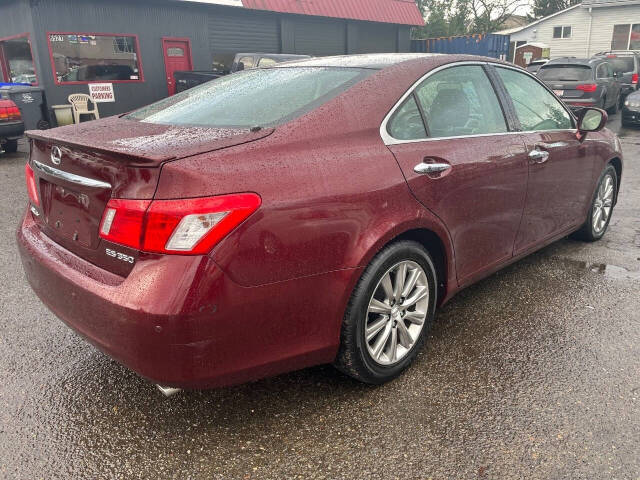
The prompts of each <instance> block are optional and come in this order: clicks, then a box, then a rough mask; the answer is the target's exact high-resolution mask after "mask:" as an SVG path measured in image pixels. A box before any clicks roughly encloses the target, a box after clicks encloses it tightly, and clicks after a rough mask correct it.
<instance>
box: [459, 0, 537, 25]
mask: <svg viewBox="0 0 640 480" xmlns="http://www.w3.org/2000/svg"><path fill="white" fill-rule="evenodd" d="M527 4H528V2H526V1H524V0H469V10H470V11H471V16H472V17H473V27H472V30H473V33H491V32H495V31H496V30H500V27H501V26H502V24H503V23H504V22H505V20H507V19H508V18H509V17H510V16H511V15H513V14H514V12H515V11H516V10H518V9H519V8H522V7H524V6H526V5H527Z"/></svg>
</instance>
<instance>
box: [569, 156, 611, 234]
mask: <svg viewBox="0 0 640 480" xmlns="http://www.w3.org/2000/svg"><path fill="white" fill-rule="evenodd" d="M617 191H618V174H617V173H616V169H615V168H613V166H612V165H607V168H605V169H604V171H603V172H602V174H601V175H600V179H599V180H598V188H597V189H596V192H595V194H594V196H593V200H592V201H591V208H590V209H589V215H588V216H587V220H586V221H585V222H584V224H583V225H582V227H580V230H578V231H577V232H576V233H575V234H574V236H575V237H576V238H578V239H580V240H585V241H587V242H595V241H597V240H600V239H601V238H602V237H603V236H604V234H605V232H606V231H607V227H608V226H609V222H610V221H611V214H612V213H613V204H614V203H615V198H616V193H617Z"/></svg>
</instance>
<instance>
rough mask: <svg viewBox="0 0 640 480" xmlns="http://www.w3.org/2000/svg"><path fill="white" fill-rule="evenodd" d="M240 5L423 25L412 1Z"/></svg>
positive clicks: (252, 0) (259, 0) (282, 0)
mask: <svg viewBox="0 0 640 480" xmlns="http://www.w3.org/2000/svg"><path fill="white" fill-rule="evenodd" d="M242 4H243V5H244V6H245V8H251V9H254V10H271V11H273V12H281V13H297V14H301V15H315V16H318V17H333V18H347V19H350V20H368V21H370V22H383V23H397V24H400V25H419V26H422V25H424V20H423V18H422V15H421V14H420V10H419V9H418V6H417V5H416V2H415V0H242Z"/></svg>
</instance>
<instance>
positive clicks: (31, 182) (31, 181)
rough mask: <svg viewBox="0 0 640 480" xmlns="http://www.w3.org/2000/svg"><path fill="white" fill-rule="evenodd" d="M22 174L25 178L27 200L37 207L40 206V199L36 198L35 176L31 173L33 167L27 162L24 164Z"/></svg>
mask: <svg viewBox="0 0 640 480" xmlns="http://www.w3.org/2000/svg"><path fill="white" fill-rule="evenodd" d="M24 176H25V178H26V180H27V193H28V194H29V200H30V201H31V203H32V204H33V205H35V206H37V207H39V206H40V200H39V199H38V189H37V188H36V177H35V175H34V174H33V169H32V168H31V165H29V164H28V163H27V164H26V165H25V166H24Z"/></svg>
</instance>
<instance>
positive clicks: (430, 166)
mask: <svg viewBox="0 0 640 480" xmlns="http://www.w3.org/2000/svg"><path fill="white" fill-rule="evenodd" d="M450 168H451V165H449V164H448V163H424V162H421V163H419V164H418V165H416V166H415V167H413V171H414V172H416V173H418V174H420V175H429V174H431V173H440V172H444V171H446V170H449V169H450Z"/></svg>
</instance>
